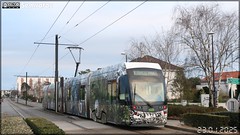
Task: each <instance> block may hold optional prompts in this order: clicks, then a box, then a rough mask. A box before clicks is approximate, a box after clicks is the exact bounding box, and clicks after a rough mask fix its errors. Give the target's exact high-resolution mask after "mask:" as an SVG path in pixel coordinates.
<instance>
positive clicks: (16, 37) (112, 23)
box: [1, 1, 239, 90]
mask: <svg viewBox="0 0 240 135" xmlns="http://www.w3.org/2000/svg"><path fill="white" fill-rule="evenodd" d="M216 3H217V4H219V5H220V8H221V9H222V10H223V11H225V12H233V11H238V12H239V7H238V6H239V3H238V2H237V1H233V2H223V1H212V2H201V1H199V2H192V1H187V2H184V1H182V2H179V1H175V2H174V1H147V2H145V3H144V2H143V1H130V2H127V1H110V2H108V1H85V2H84V3H83V1H70V2H69V3H68V2H67V1H53V2H47V1H37V2H30V1H29V2H27V1H20V9H3V8H2V6H1V72H2V74H1V90H10V89H14V88H15V89H16V78H17V77H16V76H18V75H25V74H26V72H28V75H29V76H54V74H55V71H54V70H55V66H54V61H55V53H54V51H55V47H54V45H44V44H40V45H38V44H34V42H42V43H55V35H56V34H57V35H59V36H61V37H60V38H59V44H78V45H79V46H80V47H82V48H83V49H84V50H82V53H81V64H80V66H79V70H86V69H90V70H96V69H97V68H100V67H106V66H109V65H114V64H118V63H121V62H124V61H125V56H123V55H121V52H123V51H124V50H126V49H128V48H129V47H130V45H131V40H132V39H135V40H142V39H143V37H144V36H146V37H153V36H154V35H155V34H156V33H157V32H161V31H162V30H168V29H169V28H170V27H171V26H172V25H173V19H172V17H173V11H174V7H176V6H178V5H180V6H194V5H198V4H207V5H209V4H216ZM139 5H140V6H139ZM65 6H66V7H65ZM101 6H103V7H102V8H100V7H101ZM138 6H139V7H138ZM64 7H65V8H64ZM136 7H137V8H136ZM99 8H100V9H99ZM63 9H64V10H63ZM77 9H78V10H77ZM97 9H99V10H97ZM96 10H97V11H96ZM76 11H77V12H76ZM94 11H96V12H95V13H94ZM130 11H132V12H130ZM61 12H62V13H61ZM60 13H61V15H60ZM93 13H94V14H93ZM59 15H60V16H59ZM58 16H59V17H58ZM56 18H58V19H57V20H56ZM55 21H56V22H55ZM68 21H69V22H68ZM54 22H55V23H54ZM67 22H68V23H67ZM76 25H77V26H76ZM51 26H52V28H51ZM50 28H51V29H50ZM66 47H67V46H59V76H64V77H72V76H74V72H75V66H76V63H75V61H74V59H73V57H72V55H71V53H70V52H69V50H68V49H66ZM73 53H74V55H75V57H78V56H77V55H78V52H77V50H73Z"/></svg>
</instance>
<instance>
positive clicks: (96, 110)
mask: <svg viewBox="0 0 240 135" xmlns="http://www.w3.org/2000/svg"><path fill="white" fill-rule="evenodd" d="M58 87H59V88H58V92H57V95H58V96H57V109H58V110H57V111H59V112H63V113H68V114H72V115H76V116H81V117H85V118H89V119H93V120H94V121H98V122H101V123H113V124H119V125H128V126H158V125H165V124H166V123H167V100H166V86H165V81H164V77H163V73H162V69H161V67H160V66H159V64H156V63H143V62H125V63H122V64H118V65H115V66H109V67H106V68H102V69H99V70H96V71H92V72H89V73H86V74H83V75H79V76H77V77H73V78H69V79H66V80H64V82H63V79H62V81H61V83H60V84H59V86H58ZM55 103H56V102H55V88H54V84H51V85H48V86H45V87H44V99H43V107H44V108H46V109H52V110H55V108H56V107H55V105H56V104H55Z"/></svg>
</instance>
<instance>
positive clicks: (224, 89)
mask: <svg viewBox="0 0 240 135" xmlns="http://www.w3.org/2000/svg"><path fill="white" fill-rule="evenodd" d="M220 75H221V74H220V73H214V77H215V88H218V87H219V92H218V94H219V93H222V94H225V95H226V94H229V90H230V89H231V90H234V92H233V93H234V94H235V93H236V90H237V87H239V85H236V84H231V83H229V82H228V79H230V78H240V71H230V72H223V73H222V76H220ZM220 78H221V80H220ZM219 85H220V86H219ZM203 87H208V85H207V81H206V77H205V78H203V79H202V80H201V85H198V86H197V89H198V90H200V89H202V88H203ZM238 89H239V88H238Z"/></svg>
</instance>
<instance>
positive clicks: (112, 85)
mask: <svg viewBox="0 0 240 135" xmlns="http://www.w3.org/2000/svg"><path fill="white" fill-rule="evenodd" d="M107 87H108V91H107V95H108V100H110V101H112V100H116V97H117V82H116V81H115V80H113V81H108V85H107Z"/></svg>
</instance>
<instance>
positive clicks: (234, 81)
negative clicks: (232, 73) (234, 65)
mask: <svg viewBox="0 0 240 135" xmlns="http://www.w3.org/2000/svg"><path fill="white" fill-rule="evenodd" d="M227 83H231V84H240V78H228V79H227Z"/></svg>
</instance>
